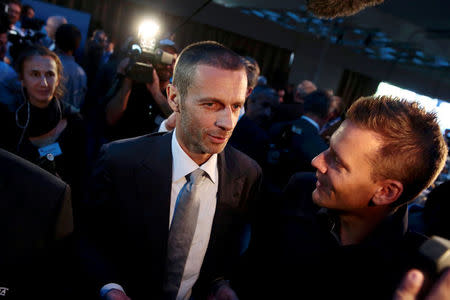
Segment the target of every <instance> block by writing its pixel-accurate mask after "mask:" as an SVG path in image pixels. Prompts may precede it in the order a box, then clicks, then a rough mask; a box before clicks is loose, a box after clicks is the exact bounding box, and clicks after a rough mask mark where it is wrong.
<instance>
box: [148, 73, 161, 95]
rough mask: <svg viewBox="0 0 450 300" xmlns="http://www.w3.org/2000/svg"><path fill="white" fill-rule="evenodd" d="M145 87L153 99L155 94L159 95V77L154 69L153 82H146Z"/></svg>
mask: <svg viewBox="0 0 450 300" xmlns="http://www.w3.org/2000/svg"><path fill="white" fill-rule="evenodd" d="M145 86H146V87H147V90H148V91H149V92H150V93H151V94H152V96H153V97H155V95H156V94H157V93H161V87H160V86H159V77H158V74H157V73H156V70H155V68H153V82H147V83H146V84H145Z"/></svg>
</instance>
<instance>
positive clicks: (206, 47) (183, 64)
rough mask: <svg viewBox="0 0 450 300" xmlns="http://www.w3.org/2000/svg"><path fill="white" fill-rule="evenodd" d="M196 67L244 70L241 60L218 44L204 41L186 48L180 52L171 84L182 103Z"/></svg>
mask: <svg viewBox="0 0 450 300" xmlns="http://www.w3.org/2000/svg"><path fill="white" fill-rule="evenodd" d="M198 65H207V66H212V67H216V68H219V69H223V70H233V71H235V70H241V69H245V65H244V63H243V61H242V58H241V57H240V56H239V55H238V54H236V53H235V52H234V51H232V50H230V49H228V48H227V47H225V46H224V45H222V44H220V43H217V42H214V41H204V42H198V43H194V44H191V45H189V46H187V47H186V48H184V50H183V51H181V53H180V56H179V57H178V59H177V62H176V63H175V68H174V72H173V73H174V75H173V84H174V85H175V86H176V87H177V89H178V91H179V93H180V96H181V100H182V101H183V99H184V97H186V95H187V91H188V89H189V87H190V86H191V84H192V82H193V78H195V72H196V69H197V66H198Z"/></svg>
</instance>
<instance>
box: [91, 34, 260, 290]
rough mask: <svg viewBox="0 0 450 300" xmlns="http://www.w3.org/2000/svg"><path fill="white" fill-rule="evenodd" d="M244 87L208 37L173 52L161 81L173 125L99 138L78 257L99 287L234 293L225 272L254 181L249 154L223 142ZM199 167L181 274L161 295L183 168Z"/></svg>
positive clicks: (238, 247)
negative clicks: (168, 129)
mask: <svg viewBox="0 0 450 300" xmlns="http://www.w3.org/2000/svg"><path fill="white" fill-rule="evenodd" d="M246 91H247V78H246V72H245V67H244V65H243V63H242V60H241V58H240V57H239V56H238V55H237V54H235V53H234V52H232V51H231V50H229V49H227V48H225V47H224V46H222V45H220V44H218V43H215V42H202V43H197V44H193V45H191V46H188V47H187V48H186V49H185V50H183V52H182V53H181V54H180V57H179V58H178V61H177V63H176V66H175V71H174V80H173V84H171V85H169V86H168V89H167V94H168V100H169V104H170V106H171V108H172V109H173V110H174V112H175V113H176V127H175V130H174V132H173V133H168V134H155V135H147V136H142V137H137V138H133V139H129V140H122V141H116V142H113V143H111V144H107V145H106V146H105V147H104V148H103V150H102V153H103V154H102V157H101V159H100V161H99V163H98V165H97V167H96V169H95V171H94V178H93V190H92V192H91V198H90V199H89V202H88V203H86V204H87V207H86V220H89V222H87V223H86V226H85V227H84V228H85V229H86V230H85V231H84V232H85V233H86V236H87V238H88V240H87V244H86V245H85V247H84V249H85V250H86V251H85V253H87V254H86V255H85V257H86V260H85V261H86V262H87V263H88V264H89V273H90V274H91V275H92V278H91V279H93V280H94V283H95V287H96V288H98V289H99V290H100V288H102V289H101V294H102V296H103V297H105V298H106V299H128V297H130V298H132V299H148V298H152V299H175V298H176V299H188V298H189V297H190V295H192V296H194V297H196V298H197V297H198V298H197V299H204V298H205V297H206V296H207V295H210V296H215V297H216V298H217V299H224V298H223V297H229V298H228V299H235V297H236V295H235V294H234V292H233V291H232V290H231V288H229V286H228V285H227V281H226V279H227V278H229V276H230V275H231V274H232V273H233V271H234V267H235V265H236V262H237V260H238V258H239V255H240V253H241V251H242V249H244V248H245V245H244V244H243V241H245V239H244V237H243V236H242V233H244V232H246V229H247V228H248V225H249V224H250V223H251V219H252V216H251V214H252V213H251V212H252V209H251V208H252V206H253V205H254V203H253V202H254V200H255V198H256V195H257V192H258V190H259V184H260V181H261V170H260V167H259V166H258V164H257V163H256V162H254V161H253V160H252V159H250V158H249V157H247V156H246V155H244V154H243V153H241V152H239V151H237V150H235V149H233V148H232V147H230V146H228V147H226V144H227V141H228V139H229V137H230V136H231V133H232V131H233V129H234V127H235V125H236V123H237V120H238V117H239V111H240V108H241V107H242V106H243V105H244V101H245V96H246ZM198 168H200V169H202V170H204V171H205V172H206V174H207V177H208V180H210V182H211V183H212V185H210V188H209V190H208V191H206V192H204V193H202V194H201V195H200V197H201V201H200V211H199V217H198V220H197V224H196V230H195V235H194V237H193V242H192V244H191V247H190V250H189V254H188V258H187V261H186V266H185V268H184V272H183V276H182V280H181V283H180V286H179V289H178V292H177V295H176V297H173V296H170V297H169V296H167V294H166V291H165V289H163V287H165V284H166V282H165V281H166V279H165V273H166V272H167V269H168V268H169V267H170V266H171V263H170V262H168V261H167V257H168V252H170V251H171V250H173V249H170V247H169V246H168V239H169V234H171V232H170V226H171V225H172V220H173V215H175V213H176V209H178V206H177V205H179V200H177V198H180V197H181V196H180V194H182V192H181V191H180V190H183V186H184V184H185V183H186V179H185V177H186V176H187V175H189V174H190V173H191V172H192V171H194V170H196V169H198ZM174 211H175V212H174ZM89 245H92V246H94V247H93V248H87V247H88V246H89ZM94 250H95V252H94ZM94 255H97V256H94ZM90 258H92V259H90Z"/></svg>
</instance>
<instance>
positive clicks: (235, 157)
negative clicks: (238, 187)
mask: <svg viewBox="0 0 450 300" xmlns="http://www.w3.org/2000/svg"><path fill="white" fill-rule="evenodd" d="M223 152H224V156H225V159H226V163H227V167H228V168H229V169H230V170H236V171H239V172H241V173H247V174H248V173H256V174H260V173H262V170H261V167H260V166H259V164H258V163H257V162H256V161H255V160H254V159H252V158H251V157H250V156H248V155H247V154H245V153H243V152H241V151H239V150H238V149H236V148H234V147H233V146H231V145H227V146H226V147H225V149H224V151H223Z"/></svg>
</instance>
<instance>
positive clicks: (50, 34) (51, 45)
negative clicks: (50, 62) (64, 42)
mask: <svg viewBox="0 0 450 300" xmlns="http://www.w3.org/2000/svg"><path fill="white" fill-rule="evenodd" d="M62 24H67V20H66V18H64V17H63V16H51V17H48V19H47V25H46V26H45V31H46V32H47V38H46V39H45V40H44V41H43V45H44V46H45V47H47V48H48V49H50V50H51V51H55V49H56V45H55V34H56V30H57V29H58V27H59V26H61V25H62Z"/></svg>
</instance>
